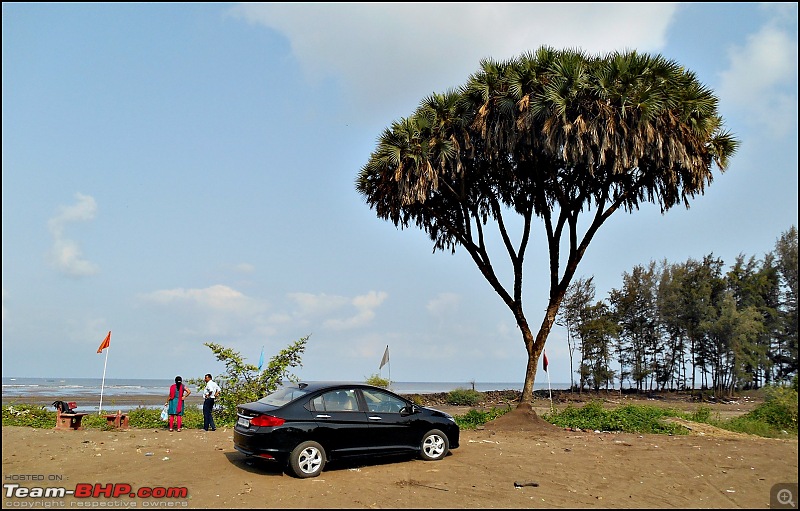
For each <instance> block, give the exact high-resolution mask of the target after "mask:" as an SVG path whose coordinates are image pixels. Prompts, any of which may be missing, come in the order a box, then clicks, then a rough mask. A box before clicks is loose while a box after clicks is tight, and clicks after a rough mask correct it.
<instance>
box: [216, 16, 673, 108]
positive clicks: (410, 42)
mask: <svg viewBox="0 0 800 511" xmlns="http://www.w3.org/2000/svg"><path fill="white" fill-rule="evenodd" d="M675 11H676V4H673V3H632V4H631V3H626V4H609V3H598V4H591V3H574V4H570V3H567V4H549V3H491V4H488V3H474V4H459V6H458V8H457V9H454V8H453V5H452V4H448V3H425V4H419V3H407V4H400V3H351V4H348V3H308V4H302V3H301V4H287V3H249V4H239V5H237V6H236V7H234V8H232V9H231V11H230V12H231V14H232V15H233V16H236V17H239V18H242V19H245V20H247V21H248V22H250V23H254V24H260V25H264V26H266V27H268V28H271V29H273V30H276V31H278V32H280V33H281V34H283V35H284V36H285V37H286V38H287V39H288V41H289V43H290V44H291V48H292V52H293V54H294V55H295V56H296V57H297V58H298V60H299V61H300V62H301V65H302V66H303V69H304V70H305V72H306V73H307V74H308V75H309V76H310V77H311V78H312V79H314V80H320V79H322V78H324V77H327V76H334V77H335V78H337V79H338V80H340V81H341V83H342V84H343V90H344V91H345V92H350V93H351V94H352V99H354V100H355V99H357V103H358V105H360V106H361V107H362V108H367V109H373V110H374V109H375V108H381V106H382V105H385V103H386V91H387V90H392V91H404V92H401V93H400V94H399V95H397V94H395V93H394V92H393V94H395V96H396V100H398V102H399V104H401V105H402V108H406V109H407V108H409V101H411V102H412V103H411V104H410V106H411V107H415V106H416V103H417V101H418V99H419V98H420V97H422V96H424V95H426V94H430V93H431V92H434V91H436V92H443V91H444V90H446V89H447V88H450V87H455V86H458V85H459V84H461V83H463V82H464V81H466V79H467V77H468V76H469V74H470V73H472V72H474V71H476V70H477V69H478V65H479V62H480V60H481V59H483V58H486V57H491V58H493V59H496V60H503V59H506V58H510V57H514V56H517V55H519V54H521V53H524V52H526V51H531V50H535V49H536V48H538V47H539V46H542V45H548V46H553V47H556V48H562V47H570V48H572V47H580V48H582V49H584V50H586V51H589V52H592V53H602V52H607V51H613V50H622V49H626V48H633V47H635V48H637V49H640V50H642V51H657V50H660V49H661V48H662V47H663V46H664V44H665V35H666V31H667V28H668V26H669V23H670V22H671V20H672V17H673V14H674V13H675ZM420 76H424V77H425V80H424V81H420V80H419V77H420ZM383 108H385V107H383ZM409 113H410V112H409ZM403 115H405V114H403Z"/></svg>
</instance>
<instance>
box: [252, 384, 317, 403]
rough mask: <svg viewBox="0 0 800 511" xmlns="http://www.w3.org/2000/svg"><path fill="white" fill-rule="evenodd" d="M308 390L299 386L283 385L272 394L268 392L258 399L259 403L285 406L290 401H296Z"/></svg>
mask: <svg viewBox="0 0 800 511" xmlns="http://www.w3.org/2000/svg"><path fill="white" fill-rule="evenodd" d="M306 394H308V392H307V391H306V390H305V389H301V388H299V387H294V386H292V387H281V388H279V389H278V390H276V391H275V392H273V393H271V394H267V395H266V396H264V397H262V398H261V399H259V400H258V402H259V403H264V404H265V405H272V406H283V405H285V404H286V403H288V402H289V401H294V400H295V399H297V398H298V397H301V396H305V395H306Z"/></svg>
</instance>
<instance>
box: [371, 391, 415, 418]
mask: <svg viewBox="0 0 800 511" xmlns="http://www.w3.org/2000/svg"><path fill="white" fill-rule="evenodd" d="M363 394H364V399H365V400H366V401H367V410H369V411H370V412H376V413H400V410H402V409H403V407H404V406H406V402H405V401H403V400H402V399H398V398H396V397H395V396H392V395H390V394H386V393H385V392H380V391H377V390H364V391H363Z"/></svg>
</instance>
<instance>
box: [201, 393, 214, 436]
mask: <svg viewBox="0 0 800 511" xmlns="http://www.w3.org/2000/svg"><path fill="white" fill-rule="evenodd" d="M213 409H214V398H213V397H207V398H205V400H204V401H203V429H204V430H206V431H208V430H209V429H210V430H211V431H214V430H215V429H217V426H216V425H215V424H214V417H213V416H212V415H211V410H213Z"/></svg>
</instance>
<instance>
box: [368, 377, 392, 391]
mask: <svg viewBox="0 0 800 511" xmlns="http://www.w3.org/2000/svg"><path fill="white" fill-rule="evenodd" d="M364 383H366V384H367V385H375V386H376V387H381V388H384V389H385V388H386V387H388V386H389V383H390V382H389V380H387V379H386V378H381V375H379V374H377V373H376V374H372V375H370V376H369V377H368V378H366V379H365V380H364Z"/></svg>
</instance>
